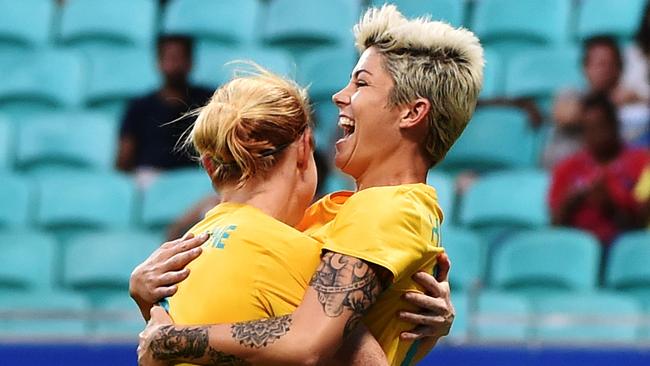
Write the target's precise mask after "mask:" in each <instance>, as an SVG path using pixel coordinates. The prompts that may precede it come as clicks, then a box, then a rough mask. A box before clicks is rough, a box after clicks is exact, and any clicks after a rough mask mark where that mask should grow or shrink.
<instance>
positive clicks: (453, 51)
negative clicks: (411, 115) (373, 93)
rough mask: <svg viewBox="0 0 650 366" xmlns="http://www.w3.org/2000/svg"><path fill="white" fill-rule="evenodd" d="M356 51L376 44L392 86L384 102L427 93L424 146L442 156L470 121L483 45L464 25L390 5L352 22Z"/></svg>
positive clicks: (402, 101) (396, 102)
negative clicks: (417, 15) (406, 14)
mask: <svg viewBox="0 0 650 366" xmlns="http://www.w3.org/2000/svg"><path fill="white" fill-rule="evenodd" d="M354 34H355V39H356V46H357V49H358V50H359V52H360V53H363V52H364V51H365V50H366V49H368V48H370V47H375V48H376V49H377V51H378V52H379V53H380V54H381V55H382V56H383V65H384V67H385V68H386V70H387V71H388V73H389V74H390V75H391V77H392V79H393V82H394V87H393V90H392V91H391V95H390V96H389V101H388V102H389V105H392V106H398V105H403V104H406V103H410V102H413V101H414V100H415V99H417V98H427V99H428V100H429V102H430V103H431V110H430V111H429V114H428V115H427V117H426V118H427V124H428V126H429V132H428V135H427V137H426V140H425V148H426V151H427V153H428V154H429V155H430V158H431V160H432V165H433V164H436V163H438V162H439V161H441V160H442V159H443V158H444V157H445V155H446V154H447V151H449V149H450V148H451V146H452V145H453V144H454V142H455V141H456V140H457V139H458V137H459V136H460V134H461V133H462V132H463V130H464V129H465V127H466V126H467V123H468V122H469V120H470V118H471V117H472V114H473V113H474V108H475V107H476V102H477V99H478V95H479V92H480V90H481V86H482V84H483V65H484V61H483V48H482V47H481V45H480V43H479V40H478V38H476V36H475V35H474V34H473V33H472V32H470V31H468V30H466V29H463V28H454V27H452V26H450V25H449V24H447V23H444V22H439V21H431V20H430V19H429V18H426V17H423V18H416V19H410V20H409V19H406V18H404V16H403V15H402V14H401V13H400V12H399V11H398V10H397V8H396V7H395V6H394V5H384V6H382V7H381V8H370V9H368V10H367V11H366V13H365V14H364V15H363V17H362V18H361V20H360V21H359V23H358V24H357V25H355V27H354Z"/></svg>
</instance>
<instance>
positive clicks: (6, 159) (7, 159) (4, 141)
mask: <svg viewBox="0 0 650 366" xmlns="http://www.w3.org/2000/svg"><path fill="white" fill-rule="evenodd" d="M13 127H14V126H13V125H12V124H10V123H9V119H7V118H5V117H3V116H0V171H3V170H7V169H10V168H11V166H12V165H13V163H14V156H13V155H14V143H13V142H14V140H15V137H14V128H13Z"/></svg>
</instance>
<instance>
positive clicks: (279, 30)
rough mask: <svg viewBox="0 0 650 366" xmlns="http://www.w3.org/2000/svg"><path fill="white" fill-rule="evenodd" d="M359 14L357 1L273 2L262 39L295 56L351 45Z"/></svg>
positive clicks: (311, 0) (359, 8) (279, 0)
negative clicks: (318, 48) (354, 26)
mask: <svg viewBox="0 0 650 366" xmlns="http://www.w3.org/2000/svg"><path fill="white" fill-rule="evenodd" d="M360 11H361V4H360V2H359V1H356V0H352V1H350V0H330V1H320V0H274V1H272V2H270V4H269V5H268V13H267V17H266V22H265V27H264V29H263V31H262V35H263V39H264V41H266V42H268V43H269V44H271V45H274V46H280V47H284V48H287V49H289V50H291V51H292V52H293V53H294V54H295V55H299V54H304V53H305V52H307V51H309V50H310V49H313V48H314V47H319V46H332V45H341V46H343V45H350V44H351V41H352V37H351V34H350V30H351V29H352V26H353V25H354V24H355V23H356V21H357V20H358V18H359V14H360ZM288 19H290V20H291V21H288Z"/></svg>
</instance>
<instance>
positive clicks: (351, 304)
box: [310, 252, 382, 336]
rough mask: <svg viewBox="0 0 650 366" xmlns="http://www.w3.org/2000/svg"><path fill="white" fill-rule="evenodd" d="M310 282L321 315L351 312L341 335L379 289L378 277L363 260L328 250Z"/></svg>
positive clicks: (368, 305)
mask: <svg viewBox="0 0 650 366" xmlns="http://www.w3.org/2000/svg"><path fill="white" fill-rule="evenodd" d="M310 286H311V287H313V288H314V290H316V292H318V301H319V302H320V303H321V305H322V306H323V310H324V311H325V315H327V316H329V317H330V318H335V317H338V316H340V315H341V314H342V313H343V311H344V310H345V309H347V310H350V311H352V312H353V314H352V316H351V317H350V319H348V321H347V322H346V324H345V329H344V331H343V335H344V336H347V335H348V334H350V332H351V331H352V330H353V329H354V327H355V326H356V325H357V323H358V322H359V321H360V319H361V317H362V316H363V313H364V312H365V311H366V310H367V309H368V308H369V307H370V305H372V304H374V303H375V301H377V297H378V296H379V294H380V293H381V292H382V287H381V284H380V282H379V279H378V278H377V276H376V275H375V272H374V270H373V269H372V268H370V266H368V264H366V262H364V261H363V260H361V259H358V258H354V257H350V256H346V255H342V254H339V253H332V252H327V253H325V254H324V255H323V257H322V258H321V262H320V264H319V265H318V268H317V269H316V273H315V274H314V276H313V277H312V279H311V283H310Z"/></svg>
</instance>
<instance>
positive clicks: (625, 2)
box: [576, 0, 646, 41]
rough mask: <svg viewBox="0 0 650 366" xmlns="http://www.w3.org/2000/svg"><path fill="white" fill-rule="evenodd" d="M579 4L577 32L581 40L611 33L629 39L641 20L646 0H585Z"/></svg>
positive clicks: (622, 38)
mask: <svg viewBox="0 0 650 366" xmlns="http://www.w3.org/2000/svg"><path fill="white" fill-rule="evenodd" d="M578 4H579V5H578V19H577V21H578V22H577V23H578V24H577V31H576V33H577V36H578V38H579V39H580V40H585V39H587V38H589V37H592V36H595V35H599V34H611V35H614V36H616V37H618V38H619V39H620V40H623V41H628V40H630V39H632V37H633V36H634V33H636V30H637V27H638V26H639V24H640V22H641V18H642V16H643V8H644V6H645V4H646V0H622V1H615V2H612V1H608V0H584V1H581V2H579V3H578Z"/></svg>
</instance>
